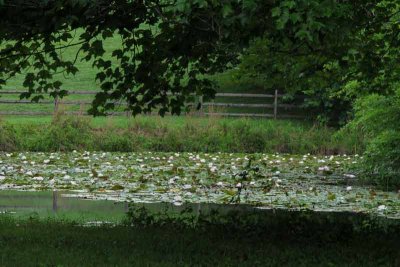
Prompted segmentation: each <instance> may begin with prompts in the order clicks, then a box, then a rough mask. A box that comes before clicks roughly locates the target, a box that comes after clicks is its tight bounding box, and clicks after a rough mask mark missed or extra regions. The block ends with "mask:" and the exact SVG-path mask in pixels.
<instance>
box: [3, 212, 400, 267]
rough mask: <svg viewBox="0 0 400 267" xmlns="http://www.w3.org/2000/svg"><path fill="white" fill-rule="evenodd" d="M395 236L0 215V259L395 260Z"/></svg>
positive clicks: (37, 262) (136, 262) (52, 262)
mask: <svg viewBox="0 0 400 267" xmlns="http://www.w3.org/2000/svg"><path fill="white" fill-rule="evenodd" d="M399 257H400V255H399V252H398V240H395V239H394V238H390V237H389V238H388V237H387V236H383V237H379V236H375V237H372V236H360V235H359V236H351V237H348V238H346V237H338V238H337V239H336V240H330V241H327V240H324V238H321V237H319V236H310V237H307V238H304V237H301V235H292V234H290V233H286V234H283V233H281V234H279V235H277V234H271V233H270V232H269V231H268V230H265V231H264V232H263V233H258V234H254V233H252V232H251V231H240V230H239V231H235V232H232V231H227V230H225V231H224V230H223V229H221V228H212V227H211V228H208V229H206V230H193V229H181V228H174V227H168V226H164V227H151V226H150V227H145V228H142V227H127V226H122V225H118V226H113V227H106V226H102V227H82V226H79V225H76V224H74V223H71V222H57V221H53V220H48V221H39V220H25V221H16V220H13V219H7V218H2V219H0V265H1V266H296V267H297V266H307V267H308V266H374V267H375V266H398V265H396V264H399V260H400V258H399Z"/></svg>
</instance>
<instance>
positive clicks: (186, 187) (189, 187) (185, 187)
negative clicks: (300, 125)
mask: <svg viewBox="0 0 400 267" xmlns="http://www.w3.org/2000/svg"><path fill="white" fill-rule="evenodd" d="M191 188H192V186H191V185H190V184H185V185H184V186H183V189H191Z"/></svg>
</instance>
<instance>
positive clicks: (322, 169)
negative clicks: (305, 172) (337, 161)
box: [318, 166, 329, 171]
mask: <svg viewBox="0 0 400 267" xmlns="http://www.w3.org/2000/svg"><path fill="white" fill-rule="evenodd" d="M318 170H319V171H329V167H328V166H322V167H319V168H318Z"/></svg>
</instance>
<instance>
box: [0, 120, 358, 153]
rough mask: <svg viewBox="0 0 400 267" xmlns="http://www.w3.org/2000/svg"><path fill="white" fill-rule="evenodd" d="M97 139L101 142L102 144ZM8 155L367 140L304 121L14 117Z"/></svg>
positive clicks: (325, 147)
mask: <svg viewBox="0 0 400 267" xmlns="http://www.w3.org/2000/svg"><path fill="white" fill-rule="evenodd" d="M98 140H101V142H99V141H98ZM0 149H1V150H6V151H60V150H61V151H70V150H74V149H76V150H100V151H176V152H183V151H194V152H196V151H198V152H246V153H255V152H265V153H274V152H282V153H291V154H304V153H315V154H332V153H348V154H350V153H361V152H362V149H363V140H362V137H359V136H355V135H346V136H341V137H340V136H337V135H336V134H335V130H334V129H330V128H327V127H321V126H315V125H312V124H309V123H305V122H299V121H280V120H277V121H274V120H263V119H229V118H220V117H206V118H205V117H191V116H182V117H165V118H160V117H156V116H154V117H152V116H140V117H136V118H126V117H117V118H94V119H92V118H89V117H80V116H74V117H69V116H57V117H55V119H52V118H50V117H43V118H40V119H38V118H36V117H34V118H29V117H28V118H22V117H9V118H5V119H4V121H3V123H2V124H1V123H0Z"/></svg>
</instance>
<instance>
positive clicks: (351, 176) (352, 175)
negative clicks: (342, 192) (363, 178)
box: [343, 174, 356, 179]
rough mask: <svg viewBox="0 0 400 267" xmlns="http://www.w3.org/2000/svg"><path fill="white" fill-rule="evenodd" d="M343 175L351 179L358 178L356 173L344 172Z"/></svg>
mask: <svg viewBox="0 0 400 267" xmlns="http://www.w3.org/2000/svg"><path fill="white" fill-rule="evenodd" d="M343 176H344V177H346V178H351V179H353V178H356V176H355V175H354V174H344V175H343Z"/></svg>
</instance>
